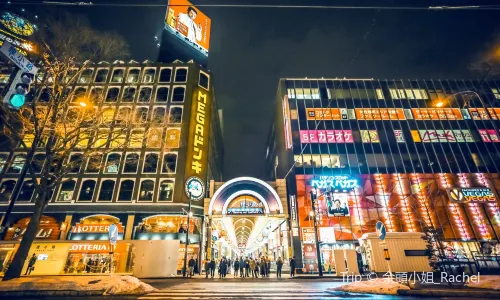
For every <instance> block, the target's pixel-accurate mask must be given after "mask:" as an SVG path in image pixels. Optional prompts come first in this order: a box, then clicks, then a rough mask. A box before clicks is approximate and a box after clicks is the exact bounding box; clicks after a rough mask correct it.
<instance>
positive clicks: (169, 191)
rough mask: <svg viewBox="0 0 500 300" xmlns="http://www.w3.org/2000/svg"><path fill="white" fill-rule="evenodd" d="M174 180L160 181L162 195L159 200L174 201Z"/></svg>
mask: <svg viewBox="0 0 500 300" xmlns="http://www.w3.org/2000/svg"><path fill="white" fill-rule="evenodd" d="M174 186H175V185H174V181H173V180H172V179H165V180H162V181H161V182H160V195H159V197H158V201H172V200H173V198H174Z"/></svg>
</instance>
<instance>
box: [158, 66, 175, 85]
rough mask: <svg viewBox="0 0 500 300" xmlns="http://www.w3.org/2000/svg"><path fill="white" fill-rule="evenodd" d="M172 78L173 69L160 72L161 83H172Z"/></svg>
mask: <svg viewBox="0 0 500 300" xmlns="http://www.w3.org/2000/svg"><path fill="white" fill-rule="evenodd" d="M171 77H172V69H170V68H164V69H161V71H160V82H170V80H171Z"/></svg>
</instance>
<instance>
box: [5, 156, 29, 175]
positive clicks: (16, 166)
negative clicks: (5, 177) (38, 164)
mask: <svg viewBox="0 0 500 300" xmlns="http://www.w3.org/2000/svg"><path fill="white" fill-rule="evenodd" d="M25 163H26V155H25V154H17V155H15V156H14V159H13V160H12V164H11V165H10V168H9V169H8V170H7V173H12V174H19V173H21V170H22V169H23V166H24V164H25Z"/></svg>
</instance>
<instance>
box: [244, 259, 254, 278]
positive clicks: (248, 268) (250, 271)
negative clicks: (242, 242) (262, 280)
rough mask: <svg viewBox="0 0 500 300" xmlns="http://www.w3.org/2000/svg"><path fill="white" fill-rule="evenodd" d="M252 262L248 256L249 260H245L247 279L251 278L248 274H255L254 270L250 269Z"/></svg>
mask: <svg viewBox="0 0 500 300" xmlns="http://www.w3.org/2000/svg"><path fill="white" fill-rule="evenodd" d="M251 260H252V259H251V258H250V257H248V256H247V259H245V277H250V274H248V273H252V272H253V268H250V261H251Z"/></svg>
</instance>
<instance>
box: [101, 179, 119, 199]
mask: <svg viewBox="0 0 500 300" xmlns="http://www.w3.org/2000/svg"><path fill="white" fill-rule="evenodd" d="M114 189H115V181H114V180H111V179H107V180H104V181H103V182H102V183H101V190H100V191H99V197H98V198H97V201H111V200H113V191H114Z"/></svg>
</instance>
